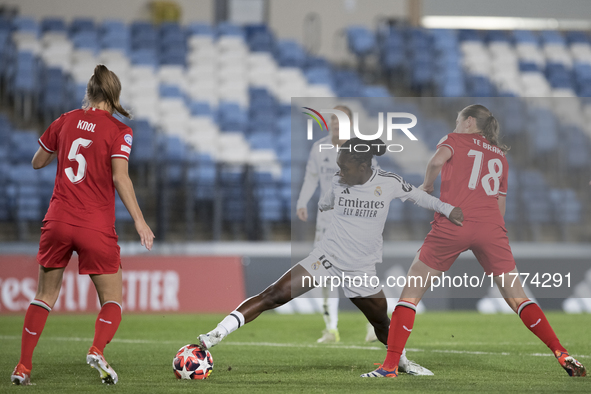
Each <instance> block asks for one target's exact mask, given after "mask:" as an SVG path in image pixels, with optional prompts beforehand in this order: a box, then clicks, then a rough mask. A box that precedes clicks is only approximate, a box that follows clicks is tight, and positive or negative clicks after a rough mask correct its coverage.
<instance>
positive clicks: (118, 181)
mask: <svg viewBox="0 0 591 394" xmlns="http://www.w3.org/2000/svg"><path fill="white" fill-rule="evenodd" d="M111 170H112V173H113V184H114V185H115V189H117V193H119V197H121V201H123V204H124V205H125V208H127V210H128V211H129V214H130V215H131V217H132V219H133V221H134V223H135V229H136V230H137V233H138V234H139V236H140V239H141V242H142V246H145V247H146V249H148V250H152V244H153V242H154V233H153V232H152V230H151V229H150V226H148V224H147V223H146V221H145V220H144V215H143V214H142V211H141V210H140V206H139V205H138V203H137V199H136V197H135V191H134V189H133V184H132V183H131V179H130V178H129V172H128V162H127V160H126V159H122V158H115V159H111Z"/></svg>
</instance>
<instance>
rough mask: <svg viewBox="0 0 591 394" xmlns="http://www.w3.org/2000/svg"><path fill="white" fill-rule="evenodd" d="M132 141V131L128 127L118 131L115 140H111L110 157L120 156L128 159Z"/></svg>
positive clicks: (116, 157)
mask: <svg viewBox="0 0 591 394" xmlns="http://www.w3.org/2000/svg"><path fill="white" fill-rule="evenodd" d="M132 143H133V131H132V130H131V129H130V128H127V129H124V130H121V131H119V132H118V133H117V136H116V137H115V140H114V141H113V144H112V145H111V158H112V159H119V158H121V159H125V160H127V161H129V155H130V154H131V144H132Z"/></svg>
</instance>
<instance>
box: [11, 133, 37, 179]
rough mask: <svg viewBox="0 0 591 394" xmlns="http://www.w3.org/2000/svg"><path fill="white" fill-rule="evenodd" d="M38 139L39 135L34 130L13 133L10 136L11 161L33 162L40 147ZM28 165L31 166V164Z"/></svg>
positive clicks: (18, 162)
mask: <svg viewBox="0 0 591 394" xmlns="http://www.w3.org/2000/svg"><path fill="white" fill-rule="evenodd" d="M38 139H39V136H38V135H37V133H36V132H34V131H17V132H14V133H12V135H11V136H10V160H11V162H12V163H14V164H20V163H31V160H32V159H33V156H34V155H35V152H37V149H38V148H39V144H38V143H37V140H38ZM28 167H30V164H29V165H28ZM19 168H20V167H19ZM31 171H32V168H31Z"/></svg>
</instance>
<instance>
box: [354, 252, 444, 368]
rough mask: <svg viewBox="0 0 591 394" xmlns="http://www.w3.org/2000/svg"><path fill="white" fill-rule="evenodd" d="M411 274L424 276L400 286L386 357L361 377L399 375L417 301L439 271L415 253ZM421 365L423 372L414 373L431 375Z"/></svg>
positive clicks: (439, 273)
mask: <svg viewBox="0 0 591 394" xmlns="http://www.w3.org/2000/svg"><path fill="white" fill-rule="evenodd" d="M410 275H412V276H415V277H421V278H423V280H422V281H418V282H417V281H415V282H414V283H413V285H412V286H411V285H410V281H407V285H406V287H405V288H404V289H403V290H402V294H401V296H400V301H398V303H397V304H396V308H395V309H394V312H393V313H392V320H391V321H390V328H389V334H388V337H387V338H388V340H387V346H388V349H387V354H386V359H385V360H384V363H383V364H380V367H379V368H377V369H376V370H375V371H373V372H369V373H366V374H363V375H361V377H366V378H373V377H397V376H398V371H399V367H400V361H401V358H402V354H403V351H404V347H405V345H406V341H407V340H408V337H409V336H410V333H411V332H412V328H413V325H414V320H415V315H416V305H417V304H418V302H419V301H420V300H421V298H422V297H423V294H424V293H425V291H426V290H427V288H428V287H429V286H428V283H427V278H428V277H433V276H439V275H441V271H437V270H434V269H432V268H430V267H428V266H427V265H426V264H425V263H423V262H422V261H420V260H419V253H417V255H416V256H415V259H414V261H413V263H412V265H411V267H410V269H409V271H408V274H407V277H408V276H410ZM379 338H380V337H379V336H378V339H379ZM403 361H404V359H403ZM417 365H418V364H417ZM419 367H420V366H419ZM421 368H423V367H421ZM423 369H424V370H425V371H423V372H424V373H417V374H422V375H433V373H432V372H431V371H429V370H428V369H426V368H423Z"/></svg>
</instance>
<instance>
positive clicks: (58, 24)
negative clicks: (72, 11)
mask: <svg viewBox="0 0 591 394" xmlns="http://www.w3.org/2000/svg"><path fill="white" fill-rule="evenodd" d="M41 31H42V32H43V33H46V32H63V33H66V32H67V31H68V29H67V27H66V21H65V20H63V19H62V18H45V19H43V20H42V21H41Z"/></svg>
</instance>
